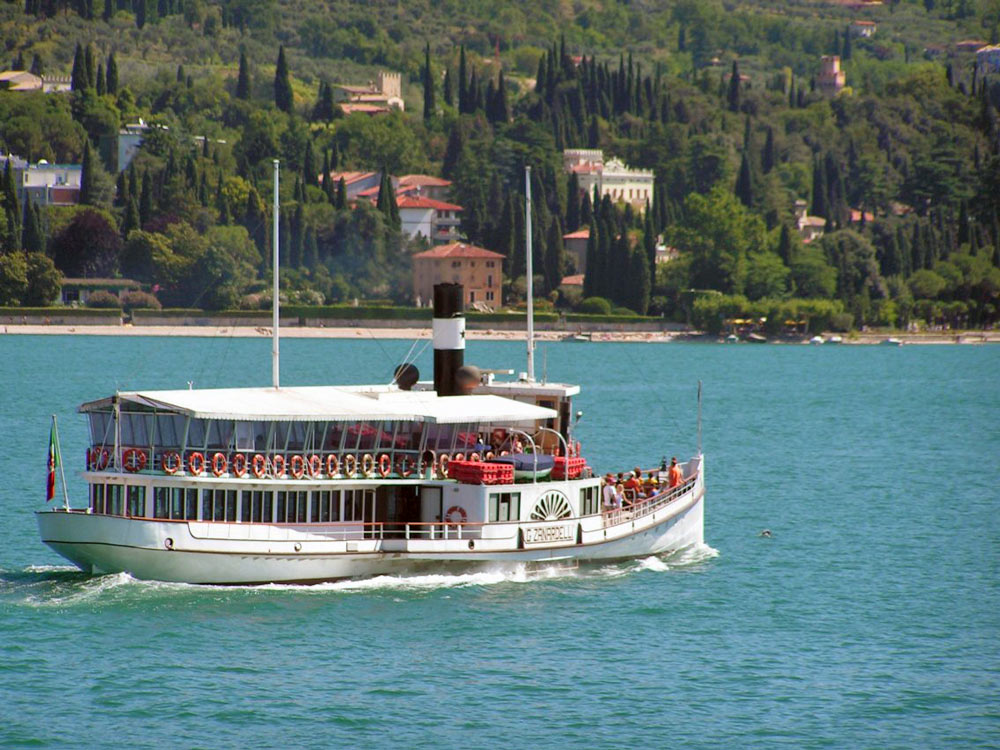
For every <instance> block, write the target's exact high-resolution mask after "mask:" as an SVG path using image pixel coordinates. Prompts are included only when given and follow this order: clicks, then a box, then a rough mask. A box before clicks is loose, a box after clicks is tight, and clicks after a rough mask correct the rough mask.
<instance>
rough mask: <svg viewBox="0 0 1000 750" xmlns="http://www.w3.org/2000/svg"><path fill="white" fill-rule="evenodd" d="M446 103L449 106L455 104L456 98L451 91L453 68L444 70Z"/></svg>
mask: <svg viewBox="0 0 1000 750" xmlns="http://www.w3.org/2000/svg"><path fill="white" fill-rule="evenodd" d="M444 103H445V104H447V105H448V106H449V107H453V106H455V99H454V97H453V96H452V93H451V68H445V71H444Z"/></svg>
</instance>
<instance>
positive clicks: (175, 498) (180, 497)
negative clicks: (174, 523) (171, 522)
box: [170, 487, 187, 520]
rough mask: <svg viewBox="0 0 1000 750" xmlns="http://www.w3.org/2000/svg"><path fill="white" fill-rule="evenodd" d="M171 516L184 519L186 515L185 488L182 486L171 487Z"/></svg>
mask: <svg viewBox="0 0 1000 750" xmlns="http://www.w3.org/2000/svg"><path fill="white" fill-rule="evenodd" d="M170 517H171V518H175V519H178V520H183V519H185V518H186V517H187V516H185V515H184V490H182V489H181V488H180V487H171V488H170Z"/></svg>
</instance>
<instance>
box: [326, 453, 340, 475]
mask: <svg viewBox="0 0 1000 750" xmlns="http://www.w3.org/2000/svg"><path fill="white" fill-rule="evenodd" d="M339 473H340V459H338V458H337V454H336V453H331V454H330V455H329V456H327V457H326V475H327V476H328V477H335V476H337V474H339Z"/></svg>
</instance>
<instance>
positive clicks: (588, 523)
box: [37, 190, 705, 584]
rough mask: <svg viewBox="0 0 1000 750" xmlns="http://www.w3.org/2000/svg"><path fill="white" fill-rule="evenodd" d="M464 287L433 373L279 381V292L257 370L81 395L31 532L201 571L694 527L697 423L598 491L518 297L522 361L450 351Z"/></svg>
mask: <svg viewBox="0 0 1000 750" xmlns="http://www.w3.org/2000/svg"><path fill="white" fill-rule="evenodd" d="M275 194H277V190H275ZM529 236H530V232H529ZM530 257H531V253H530V250H529V252H528V258H530ZM275 260H276V259H275ZM277 265H278V264H277V262H275V263H274V267H275V268H277ZM528 273H529V278H530V273H531V271H530V270H529V272H528ZM277 297H278V295H277V293H276V291H275V297H274V298H275V299H277ZM462 297H463V293H462V287H461V286H459V285H455V284H442V285H438V286H437V287H435V294H434V319H433V343H434V380H433V383H430V382H423V383H422V382H420V381H419V374H418V373H417V372H416V368H414V367H413V366H412V365H405V366H401V367H399V368H397V370H396V373H395V376H394V378H393V382H392V383H391V384H390V385H371V386H356V387H333V386H323V387H280V386H279V383H278V357H277V353H278V339H277V309H275V331H274V334H275V338H274V358H273V359H274V365H273V385H272V386H271V387H261V388H232V389H197V390H194V389H187V390H175V391H130V392H119V393H116V394H114V395H112V396H110V397H108V398H104V399H101V400H98V401H93V402H89V403H85V404H83V405H82V406H81V407H80V412H82V413H83V414H85V415H86V417H87V419H88V420H89V425H90V445H89V446H88V447H87V449H86V463H85V467H84V471H83V478H84V479H85V480H86V483H87V487H88V494H89V498H88V500H89V502H88V505H87V507H86V508H71V507H70V505H69V502H68V501H66V502H65V504H64V507H61V508H55V509H48V510H44V511H39V512H38V514H37V518H38V525H39V530H40V533H41V538H42V541H44V542H45V544H47V545H49V546H50V547H51V548H52V549H54V550H55V551H56V552H58V553H59V554H60V555H62V556H63V557H65V558H67V559H68V560H70V561H72V562H73V563H74V564H75V565H77V566H78V567H80V568H81V569H82V570H84V571H87V572H91V573H95V574H97V573H115V572H126V573H129V574H130V575H132V576H134V577H136V578H140V579H152V580H160V581H183V582H189V583H209V584H254V583H268V582H301V583H308V582H319V581H330V580H336V579H341V578H351V577H366V576H375V575H384V574H400V573H412V572H427V571H430V570H434V571H437V570H454V569H468V568H475V567H483V566H488V567H491V566H503V565H506V564H523V563H529V564H536V563H541V564H565V563H567V562H569V563H574V564H575V563H577V562H586V561H610V560H619V559H625V558H634V557H639V556H645V555H653V554H661V553H669V552H672V551H679V550H682V549H685V548H689V547H694V546H697V545H700V544H702V543H703V505H704V494H705V479H704V465H703V458H702V455H701V453H700V440H699V452H698V454H697V455H695V456H694V457H693V458H691V459H690V460H688V461H685V462H682V463H681V464H680V466H681V470H682V476H683V480H682V481H681V482H680V484H678V485H677V486H674V487H668V486H667V482H666V472H663V473H661V474H660V476H658V477H657V479H661V480H663V481H662V482H660V483H658V484H657V489H655V490H651V491H649V492H648V494H638V493H637V494H633V495H632V496H630V497H628V498H627V500H626V503H624V505H622V506H615V507H612V508H608V507H605V505H604V502H603V480H602V479H601V477H600V476H595V475H594V472H593V470H592V468H591V465H590V463H589V462H588V460H587V458H586V457H585V455H584V453H583V451H582V449H581V446H580V443H579V441H577V440H576V439H575V437H574V434H573V430H574V426H575V419H576V415H575V414H574V411H573V404H572V399H573V397H574V396H576V395H577V394H578V393H579V387H578V386H575V385H567V384H560V383H547V382H538V381H536V380H535V378H534V373H533V372H532V370H533V367H532V357H531V350H532V346H533V341H532V336H531V331H530V328H531V326H530V320H531V316H530V314H529V335H528V351H529V357H528V372H526V373H524V374H523V375H522V376H521V377H519V378H517V379H515V380H511V381H500V380H498V379H497V378H496V377H495V374H494V373H491V372H486V373H485V374H482V373H479V372H478V371H477V370H476V369H475V368H469V367H466V366H465V365H464V350H465V319H464V315H463V313H462V306H463V303H462ZM528 299H529V300H530V299H531V297H530V294H529V297H528ZM275 308H277V306H276V305H275ZM663 468H665V467H663Z"/></svg>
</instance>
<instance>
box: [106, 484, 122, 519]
mask: <svg viewBox="0 0 1000 750" xmlns="http://www.w3.org/2000/svg"><path fill="white" fill-rule="evenodd" d="M123 489H124V488H123V487H122V486H121V485H120V484H109V485H106V486H105V488H104V493H105V495H104V498H105V506H104V512H105V513H107V514H108V515H110V516H120V515H122V490H123Z"/></svg>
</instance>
